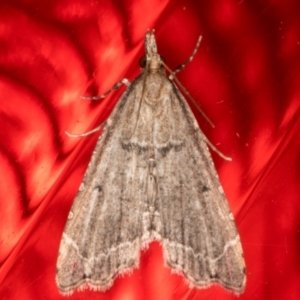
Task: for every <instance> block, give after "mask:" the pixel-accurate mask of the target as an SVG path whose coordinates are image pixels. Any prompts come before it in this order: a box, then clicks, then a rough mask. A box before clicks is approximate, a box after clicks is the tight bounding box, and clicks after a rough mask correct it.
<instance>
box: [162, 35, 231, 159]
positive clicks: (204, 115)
mask: <svg viewBox="0 0 300 300" xmlns="http://www.w3.org/2000/svg"><path fill="white" fill-rule="evenodd" d="M200 41H201V39H200ZM162 64H163V66H164V67H165V68H166V69H167V70H168V71H169V72H171V76H172V77H173V79H174V81H175V82H176V83H177V84H178V85H179V87H180V88H181V89H182V90H183V92H184V93H185V94H186V95H187V96H188V98H189V99H190V100H191V101H192V102H193V103H194V105H195V106H196V108H197V109H198V111H199V112H200V113H201V114H202V116H203V117H204V118H205V119H206V121H207V122H208V123H209V124H210V125H211V127H213V128H215V125H214V124H213V122H212V121H211V120H210V119H209V118H208V116H207V115H206V114H205V113H204V112H203V111H202V109H201V108H200V107H199V105H198V104H197V102H196V101H195V100H194V98H193V97H192V96H191V95H190V93H189V92H188V91H187V90H186V88H185V87H184V86H183V85H182V84H181V83H180V81H179V80H178V78H177V77H176V76H175V75H174V73H172V70H171V69H170V68H169V67H168V66H167V65H166V64H165V63H164V62H163V61H162ZM203 135H204V137H205V140H206V142H207V144H208V145H209V146H210V148H211V149H212V150H213V151H215V152H216V153H217V154H218V155H219V156H220V157H222V158H223V159H225V160H228V161H231V160H232V159H231V158H230V157H228V156H226V155H224V154H223V153H222V152H221V151H219V150H218V149H217V148H216V147H215V146H214V145H213V144H212V143H211V142H210V141H209V139H208V138H207V137H206V136H205V134H203Z"/></svg>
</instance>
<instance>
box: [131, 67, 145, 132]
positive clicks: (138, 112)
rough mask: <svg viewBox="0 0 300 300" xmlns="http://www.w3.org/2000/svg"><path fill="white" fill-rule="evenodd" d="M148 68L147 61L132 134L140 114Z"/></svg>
mask: <svg viewBox="0 0 300 300" xmlns="http://www.w3.org/2000/svg"><path fill="white" fill-rule="evenodd" d="M148 70H149V64H148V62H147V63H146V67H145V70H144V74H143V87H142V94H141V98H140V101H139V106H138V111H137V116H136V121H135V126H134V129H133V131H132V135H131V136H133V134H134V133H135V130H136V127H137V123H138V120H139V115H140V111H141V106H142V102H143V98H144V94H145V86H146V78H147V73H148Z"/></svg>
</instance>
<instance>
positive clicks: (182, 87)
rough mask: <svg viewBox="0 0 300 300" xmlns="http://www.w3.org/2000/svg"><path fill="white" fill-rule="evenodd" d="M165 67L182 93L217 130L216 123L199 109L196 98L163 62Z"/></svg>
mask: <svg viewBox="0 0 300 300" xmlns="http://www.w3.org/2000/svg"><path fill="white" fill-rule="evenodd" d="M162 64H163V66H164V67H165V68H166V69H167V70H168V71H169V72H170V73H171V76H172V77H173V78H172V80H174V81H175V82H176V83H177V84H178V86H179V87H180V88H181V89H182V91H183V92H184V93H185V94H186V95H187V97H188V98H189V99H190V100H191V101H192V102H193V104H194V105H195V106H196V108H197V109H198V111H199V112H200V113H201V115H202V116H203V117H204V118H205V120H206V121H207V122H208V123H209V124H210V125H211V127H212V128H215V125H214V123H213V122H212V121H211V120H210V119H209V117H208V116H207V115H206V114H205V113H204V112H203V110H202V109H201V108H200V107H199V105H198V103H197V102H196V101H195V100H194V98H193V97H192V96H191V95H190V93H189V92H188V91H187V90H186V88H185V87H184V86H183V85H182V84H181V83H180V81H179V80H178V78H177V77H176V76H175V75H174V74H173V72H172V70H171V69H170V68H169V67H168V66H167V65H166V64H165V63H164V62H163V61H162Z"/></svg>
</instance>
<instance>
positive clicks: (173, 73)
mask: <svg viewBox="0 0 300 300" xmlns="http://www.w3.org/2000/svg"><path fill="white" fill-rule="evenodd" d="M201 40H202V36H201V35H200V36H199V38H198V40H197V44H196V46H195V48H194V51H193V53H192V55H191V56H190V57H189V58H188V59H187V60H186V61H185V62H184V63H183V64H181V65H180V66H178V67H177V68H176V69H175V70H174V71H172V73H171V74H170V76H169V78H170V79H173V78H174V75H175V74H176V73H178V72H180V71H181V70H183V69H184V68H185V67H186V66H187V65H188V64H189V63H190V62H191V61H192V60H193V58H194V56H195V55H196V53H197V51H198V48H199V46H200V42H201Z"/></svg>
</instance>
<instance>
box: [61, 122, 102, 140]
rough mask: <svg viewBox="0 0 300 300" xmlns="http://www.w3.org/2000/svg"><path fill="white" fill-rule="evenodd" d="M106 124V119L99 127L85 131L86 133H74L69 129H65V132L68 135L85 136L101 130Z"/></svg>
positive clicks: (74, 136)
mask: <svg viewBox="0 0 300 300" xmlns="http://www.w3.org/2000/svg"><path fill="white" fill-rule="evenodd" d="M105 124H106V121H104V122H103V123H101V124H100V125H99V126H98V127H96V128H94V129H92V130H91V131H88V132H84V133H80V134H73V133H69V132H68V131H65V134H66V135H67V136H69V137H73V138H79V137H85V136H89V135H91V134H93V133H94V132H97V131H99V130H100V129H101V128H102V127H103V126H104V125H105Z"/></svg>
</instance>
